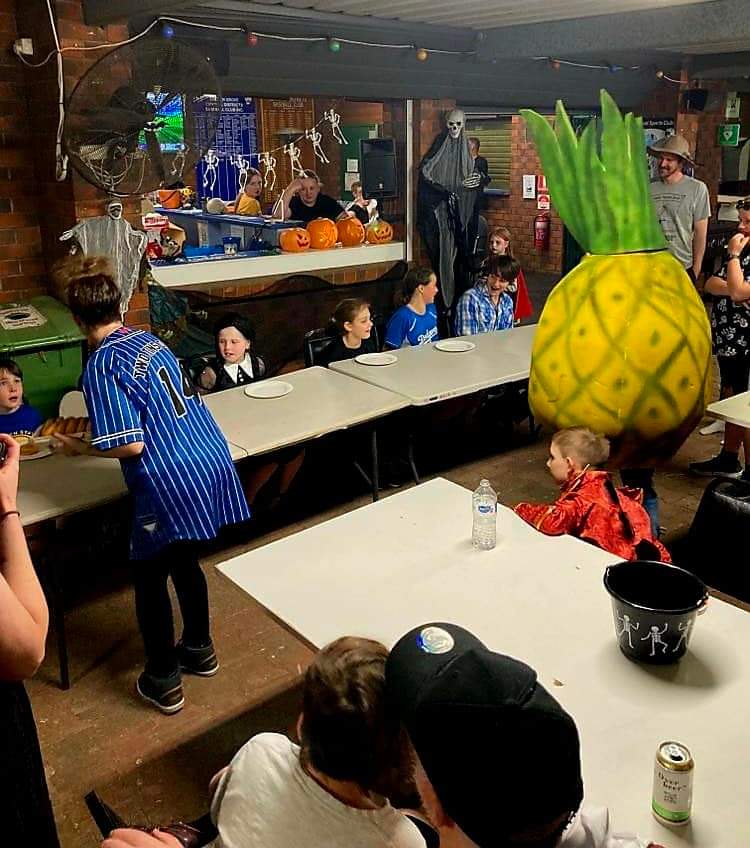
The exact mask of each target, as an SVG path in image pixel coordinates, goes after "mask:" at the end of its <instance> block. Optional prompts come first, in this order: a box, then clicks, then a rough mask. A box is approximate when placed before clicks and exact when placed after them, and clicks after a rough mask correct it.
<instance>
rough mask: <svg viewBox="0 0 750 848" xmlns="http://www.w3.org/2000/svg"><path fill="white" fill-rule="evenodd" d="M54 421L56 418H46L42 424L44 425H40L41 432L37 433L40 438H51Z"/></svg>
mask: <svg viewBox="0 0 750 848" xmlns="http://www.w3.org/2000/svg"><path fill="white" fill-rule="evenodd" d="M55 421H57V419H56V418H48V419H47V420H46V421H45V422H44V424H43V425H42V429H41V432H40V433H39V435H40V436H51V435H52V430H53V429H54V426H55Z"/></svg>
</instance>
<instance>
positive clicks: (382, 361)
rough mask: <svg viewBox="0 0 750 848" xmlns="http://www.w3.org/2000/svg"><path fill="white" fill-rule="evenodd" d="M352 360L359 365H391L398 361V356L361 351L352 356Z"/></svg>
mask: <svg viewBox="0 0 750 848" xmlns="http://www.w3.org/2000/svg"><path fill="white" fill-rule="evenodd" d="M354 361H355V362H359V364H360V365H393V363H394V362H398V357H397V356H394V355H393V354H392V353H361V354H360V355H359V356H355V357H354Z"/></svg>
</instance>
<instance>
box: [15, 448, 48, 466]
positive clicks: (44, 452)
mask: <svg viewBox="0 0 750 848" xmlns="http://www.w3.org/2000/svg"><path fill="white" fill-rule="evenodd" d="M52 453H53V451H52V448H51V447H50V446H49V445H46V446H45V445H40V446H39V450H38V451H37V452H36V453H30V454H26V455H25V456H24V454H21V456H20V457H19V460H20V461H21V462H26V461H27V460H30V459H43V458H44V457H45V456H52Z"/></svg>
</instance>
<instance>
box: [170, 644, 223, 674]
mask: <svg viewBox="0 0 750 848" xmlns="http://www.w3.org/2000/svg"><path fill="white" fill-rule="evenodd" d="M177 656H178V657H179V660H180V668H181V669H182V670H183V671H186V672H188V674H197V675H198V676H199V677H213V676H214V674H216V672H217V671H218V670H219V660H218V659H217V658H216V651H215V650H214V643H213V642H209V643H208V645H206V646H205V647H203V648H190V647H188V646H187V645H183V644H182V642H178V643H177Z"/></svg>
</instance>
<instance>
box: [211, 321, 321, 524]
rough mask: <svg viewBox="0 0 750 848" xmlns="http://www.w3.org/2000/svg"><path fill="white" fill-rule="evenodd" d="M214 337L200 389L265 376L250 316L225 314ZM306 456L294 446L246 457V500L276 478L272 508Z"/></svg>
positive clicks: (226, 386) (218, 388)
mask: <svg viewBox="0 0 750 848" xmlns="http://www.w3.org/2000/svg"><path fill="white" fill-rule="evenodd" d="M214 341H215V344H216V356H215V357H214V358H213V359H211V360H210V361H209V362H208V364H207V365H206V367H205V368H204V369H203V371H202V372H201V373H200V374H199V375H198V387H199V389H201V390H203V391H207V392H222V391H225V390H226V389H233V388H236V387H237V386H244V385H246V384H248V383H255V382H256V381H257V380H262V379H263V378H264V377H265V376H266V364H265V362H264V361H263V358H262V357H261V356H259V355H258V354H257V353H256V352H255V328H254V327H253V325H252V324H251V323H250V321H249V320H248V319H247V318H245V317H244V316H242V315H240V314H239V313H238V312H230V313H227V314H226V315H223V316H222V317H221V318H220V319H219V320H218V321H217V322H216V325H215V326H214ZM304 458H305V450H304V448H299V447H297V446H292V447H289V448H282V449H281V450H278V451H274V452H273V453H272V454H268V455H266V456H264V457H263V458H262V459H261V460H259V461H256V462H253V461H248V460H246V461H245V462H244V463H243V466H244V467H242V466H241V467H240V469H239V471H240V479H241V480H242V484H243V488H244V490H245V497H246V498H247V502H248V503H249V504H251V505H254V504H255V500H256V498H257V497H258V494H259V493H260V491H261V489H264V490H266V492H268V491H269V489H267V485H268V484H269V483H270V482H271V480H275V481H276V489H275V494H273V495H269V496H268V498H267V501H268V504H267V505H268V508H269V509H274V508H275V507H276V506H278V504H279V502H280V501H281V499H282V498H283V497H284V496H285V495H286V493H287V492H288V490H289V487H290V486H291V485H292V482H293V481H294V478H295V477H296V476H297V472H298V471H299V470H300V468H301V466H302V462H303V461H304ZM247 466H250V467H249V468H248V467H247Z"/></svg>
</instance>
